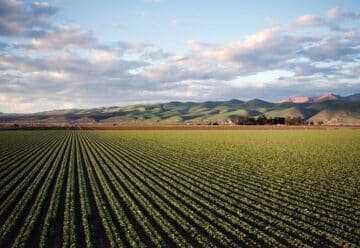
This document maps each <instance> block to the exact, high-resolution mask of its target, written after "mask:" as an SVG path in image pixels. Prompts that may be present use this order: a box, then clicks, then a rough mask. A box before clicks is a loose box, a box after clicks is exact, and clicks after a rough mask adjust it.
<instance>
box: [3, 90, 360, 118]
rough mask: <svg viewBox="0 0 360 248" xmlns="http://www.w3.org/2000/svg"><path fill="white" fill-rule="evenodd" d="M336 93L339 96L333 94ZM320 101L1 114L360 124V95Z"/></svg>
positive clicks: (329, 96)
mask: <svg viewBox="0 0 360 248" xmlns="http://www.w3.org/2000/svg"><path fill="white" fill-rule="evenodd" d="M334 96H336V97H334ZM317 99H318V100H317V101H311V102H310V101H307V102H300V103H298V102H296V103H294V102H286V101H285V102H280V103H279V102H278V103H274V102H268V101H264V100H261V99H252V100H249V101H241V100H237V99H231V100H229V101H205V102H181V101H172V102H166V103H153V104H134V105H127V106H122V107H119V106H110V107H100V108H91V109H60V110H51V111H44V112H38V113H33V114H1V115H0V124H2V125H14V124H19V125H72V124H75V125H94V124H104V125H105V124H108V125H109V124H113V125H118V124H119V125H121V124H139V125H142V124H209V123H218V124H231V123H232V120H234V119H236V118H241V117H254V118H257V117H259V116H261V115H265V116H266V117H268V118H270V117H271V118H275V117H301V118H303V119H304V120H306V121H311V122H314V123H320V122H322V123H324V124H334V125H337V124H356V125H358V124H359V125H360V94H353V95H350V96H344V97H342V96H338V95H335V94H332V93H328V94H325V95H323V96H320V97H317Z"/></svg>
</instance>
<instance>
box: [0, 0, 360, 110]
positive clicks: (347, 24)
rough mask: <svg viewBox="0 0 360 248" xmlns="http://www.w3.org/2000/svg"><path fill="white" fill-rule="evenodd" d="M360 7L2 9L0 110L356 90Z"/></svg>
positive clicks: (8, 3)
mask: <svg viewBox="0 0 360 248" xmlns="http://www.w3.org/2000/svg"><path fill="white" fill-rule="evenodd" d="M359 62H360V1H358V0H354V1H347V0H326V1H325V0H319V1H313V0H303V1H290V0H284V1H274V0H272V1H270V0H262V1H260V0H259V1H256V0H253V1H237V0H232V1H230V0H212V1H205V0H198V1H190V0H179V1H178V0H128V1H126V0H122V1H115V0H113V1H110V0H105V1H95V0H94V1H85V0H77V1H70V0H54V1H17V0H0V112H6V113H31V112H39V111H46V110H52V109H64V108H92V107H101V106H115V105H116V106H121V105H128V104H134V103H153V102H167V101H175V100H176V101H198V102H199V101H207V100H230V99H241V100H250V99H253V98H260V99H264V100H268V101H277V100H280V99H282V98H286V97H289V96H299V95H308V96H317V95H322V94H324V93H326V92H333V93H336V94H340V95H350V94H354V93H359V92H360V76H359V75H360V63H359Z"/></svg>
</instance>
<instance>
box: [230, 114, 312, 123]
mask: <svg viewBox="0 0 360 248" xmlns="http://www.w3.org/2000/svg"><path fill="white" fill-rule="evenodd" d="M232 122H233V123H235V124H237V125H313V124H314V123H313V122H306V121H305V120H304V119H303V118H302V117H301V116H294V117H286V118H285V117H266V116H265V115H260V116H258V117H257V118H255V117H245V116H240V117H236V118H233V119H232Z"/></svg>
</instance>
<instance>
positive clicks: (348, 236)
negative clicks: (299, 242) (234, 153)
mask: <svg viewBox="0 0 360 248" xmlns="http://www.w3.org/2000/svg"><path fill="white" fill-rule="evenodd" d="M111 142H112V141H111ZM125 143H126V142H125ZM144 146H145V145H144V143H142V146H140V145H139V144H135V148H139V147H144ZM122 150H124V149H122ZM139 153H140V154H141V155H142V156H144V151H141V152H139ZM168 155H169V154H168ZM133 156H134V157H137V155H135V153H134V155H133ZM155 156H156V157H157V158H158V157H163V154H161V155H160V154H155ZM170 156H171V159H170V161H168V164H170V163H172V164H171V165H173V162H174V158H176V154H175V155H174V154H170ZM147 158H148V157H147V156H146V159H147ZM181 160H182V161H183V160H184V159H183V158H182V159H181ZM191 162H192V161H186V159H185V161H183V164H182V165H181V168H180V169H181V170H183V169H184V167H183V166H185V165H189V164H191ZM154 164H156V162H155V163H154ZM196 168H198V166H196ZM204 170H205V171H206V170H207V165H205V168H204ZM197 174H198V172H195V171H190V172H189V173H187V175H185V176H191V175H197ZM206 178H208V176H206V177H205V180H206ZM211 178H213V177H211ZM235 185H236V183H235ZM246 185H247V184H244V185H243V186H246ZM259 186H261V185H254V187H259ZM230 187H233V186H232V185H230ZM255 192H256V191H255ZM253 194H254V193H253V192H252V193H251V194H250V196H251V195H253ZM261 196H262V192H259V194H258V195H255V198H254V200H257V198H260V199H261ZM274 196H276V194H275V195H273V196H271V195H270V197H269V198H268V199H267V200H271V199H272V198H273V197H274ZM240 200H242V198H240ZM285 203H286V202H285ZM251 204H256V202H251ZM262 204H263V203H262V202H260V206H262ZM288 204H290V206H291V205H292V204H293V203H292V202H291V201H290V202H289V203H288ZM274 207H275V208H274ZM282 207H286V204H285V206H281V208H280V207H279V206H278V203H277V202H274V205H273V207H272V208H273V209H271V208H270V211H272V212H273V213H277V212H279V209H280V210H281V209H282ZM300 209H301V208H300ZM297 211H298V209H293V211H290V212H289V213H288V217H289V220H288V222H290V223H291V222H292V223H294V221H296V223H297V222H299V220H300V221H301V220H302V219H303V218H304V217H305V219H304V220H303V222H300V223H303V225H304V228H303V230H308V229H309V230H310V231H313V234H314V236H315V237H316V239H319V238H322V237H323V235H324V234H325V235H327V236H328V238H330V239H331V240H333V241H334V242H338V244H344V243H345V244H347V243H350V244H351V242H355V243H356V242H358V240H357V239H356V238H354V237H356V236H357V230H358V229H355V228H354V227H356V223H353V224H354V225H353V226H352V227H351V226H350V227H349V228H348V229H346V227H345V228H344V226H343V225H341V223H336V221H335V223H331V221H332V219H331V218H329V219H328V221H329V222H330V223H328V224H330V226H328V227H325V232H323V231H321V228H320V227H322V226H323V224H317V225H315V226H313V225H312V224H314V223H312V222H313V219H312V218H313V216H311V217H308V216H307V215H306V213H305V214H304V215H299V216H295V217H296V218H291V216H292V215H293V214H294V212H295V213H296V212H297ZM285 218H286V217H285ZM322 219H323V218H321V220H322ZM325 223H326V221H325ZM315 224H316V223H315ZM338 224H340V226H339V228H337V225H338ZM333 229H335V231H334V230H333ZM319 230H320V231H319ZM341 235H343V236H344V237H345V240H343V239H342V238H340V237H341ZM338 236H340V237H338ZM349 240H350V241H349ZM351 240H352V241H351Z"/></svg>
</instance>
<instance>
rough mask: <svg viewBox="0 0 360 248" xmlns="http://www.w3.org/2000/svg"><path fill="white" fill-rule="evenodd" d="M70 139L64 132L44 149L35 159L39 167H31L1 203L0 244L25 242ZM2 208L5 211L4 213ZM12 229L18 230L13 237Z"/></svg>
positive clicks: (22, 243)
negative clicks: (56, 141) (59, 139)
mask: <svg viewBox="0 0 360 248" xmlns="http://www.w3.org/2000/svg"><path fill="white" fill-rule="evenodd" d="M69 139H70V137H69V136H68V135H66V136H65V137H63V139H62V140H61V141H60V142H59V143H58V144H56V145H54V146H52V147H51V148H50V150H48V152H47V153H46V154H47V156H44V157H43V159H42V160H41V161H39V162H38V163H37V166H38V168H39V170H33V171H32V172H31V173H30V174H29V175H28V177H26V179H28V180H26V179H25V180H24V181H22V182H21V183H20V184H19V186H18V187H17V188H16V190H14V191H13V192H12V193H11V194H10V195H9V197H8V198H7V199H6V200H5V201H4V202H3V204H2V205H1V209H0V216H2V219H1V220H2V225H1V227H0V246H2V244H3V245H4V246H5V247H6V246H9V244H11V243H12V242H13V241H14V242H15V244H18V245H19V246H25V243H24V242H25V241H26V239H27V238H28V236H29V234H30V231H31V230H32V228H33V227H34V224H35V221H34V220H35V217H36V216H38V214H39V210H40V209H41V205H42V203H43V201H44V200H45V193H46V191H47V189H48V187H49V186H50V184H51V182H52V179H53V176H54V174H55V171H56V169H57V168H58V167H59V166H54V164H55V165H56V162H58V161H59V160H60V159H61V154H62V152H63V151H64V149H65V147H66V145H68V144H69V141H70V140H69ZM5 212H6V213H7V214H5V215H3V213H5ZM14 232H17V233H19V235H18V236H16V239H15V240H13V239H14Z"/></svg>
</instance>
